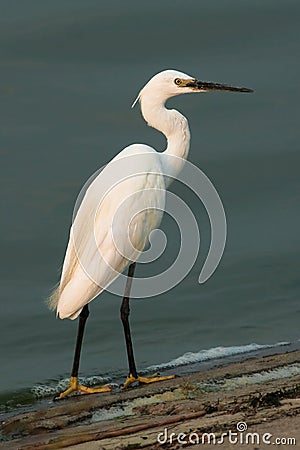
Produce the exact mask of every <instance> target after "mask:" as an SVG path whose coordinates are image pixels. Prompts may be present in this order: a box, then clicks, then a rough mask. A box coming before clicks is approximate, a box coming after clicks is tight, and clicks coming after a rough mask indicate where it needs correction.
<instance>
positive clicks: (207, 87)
mask: <svg viewBox="0 0 300 450" xmlns="http://www.w3.org/2000/svg"><path fill="white" fill-rule="evenodd" d="M186 86H187V87H191V88H194V89H195V91H230V92H254V91H253V89H248V88H244V87H235V86H228V84H220V83H213V82H211V81H197V80H195V81H192V82H190V83H187V84H186Z"/></svg>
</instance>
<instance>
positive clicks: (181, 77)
mask: <svg viewBox="0 0 300 450" xmlns="http://www.w3.org/2000/svg"><path fill="white" fill-rule="evenodd" d="M208 91H231V92H253V90H252V89H248V88H244V87H235V86H229V85H227V84H220V83H213V82H211V81H200V80H197V79H196V78H194V77H191V76H190V75H187V74H186V73H183V72H179V71H178V70H164V71H163V72H159V73H157V74H156V75H154V76H153V77H152V78H151V79H150V80H149V81H148V83H147V84H146V85H145V86H144V87H143V89H142V90H141V91H140V93H139V95H138V96H137V98H136V100H135V101H134V103H133V105H132V107H133V106H134V105H135V104H136V103H137V101H138V100H142V98H143V96H145V95H151V97H152V98H159V99H160V100H161V101H163V102H164V101H166V100H167V99H168V98H170V97H175V96H176V95H180V94H189V93H193V92H208Z"/></svg>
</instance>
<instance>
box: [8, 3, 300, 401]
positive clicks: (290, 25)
mask: <svg viewBox="0 0 300 450" xmlns="http://www.w3.org/2000/svg"><path fill="white" fill-rule="evenodd" d="M299 13H300V6H299V2H296V1H291V0H287V1H285V2H284V3H283V2H282V1H279V0H277V1H276V0H272V1H271V0H265V1H264V2H261V1H258V0H257V1H252V2H240V1H238V0H229V1H227V2H216V1H210V2H209V1H201V0H200V1H198V2H196V1H191V0H188V1H186V2H184V3H183V2H178V1H169V0H166V1H164V2H158V1H152V2H138V1H132V0H129V1H128V2H121V1H112V2H109V3H104V2H98V1H91V0H87V1H83V0H80V1H79V0H77V1H76V0H72V1H67V0H61V1H51V2H36V1H31V0H28V1H26V2H16V1H10V2H5V4H4V5H3V6H2V12H1V19H0V20H1V27H0V42H1V59H0V66H1V81H0V114H1V121H0V161H1V164H0V173H1V178H0V179H1V189H0V202H1V236H0V246H1V257H2V263H1V272H0V279H1V285H0V302H1V311H2V314H1V369H0V386H1V388H0V399H1V401H2V403H3V404H4V403H7V402H9V401H10V399H11V398H12V397H15V398H18V399H19V400H18V401H19V403H22V402H26V401H28V402H29V404H30V403H31V401H32V398H33V397H32V395H33V394H31V393H30V392H31V389H32V388H33V387H34V386H36V385H39V384H42V385H47V384H49V385H57V382H58V380H59V379H65V378H66V377H67V376H68V374H69V370H70V366H71V360H72V353H73V345H74V339H75V333H76V325H77V323H75V322H71V321H59V320H55V317H54V315H53V314H51V313H50V312H49V311H48V309H47V306H46V304H45V299H46V298H47V296H48V295H49V293H50V291H51V289H52V287H53V285H54V284H55V283H56V282H57V281H58V276H59V268H60V265H61V263H62V260H63V256H64V251H65V247H66V243H67V239H68V229H69V226H70V223H71V216H72V210H73V206H74V203H75V200H76V197H77V195H78V193H79V191H80V188H81V186H82V185H83V184H84V182H85V181H86V180H87V179H88V178H89V176H90V175H92V174H93V173H94V171H95V170H96V169H97V168H99V167H101V166H102V165H103V164H104V163H106V162H108V161H109V160H110V159H111V158H112V157H113V156H114V155H115V154H116V153H118V152H119V151H120V150H121V149H122V148H123V147H125V146H127V145H129V144H131V143H133V142H145V143H147V144H149V145H152V146H153V147H155V148H156V149H158V150H163V148H164V145H165V141H164V138H163V137H162V136H161V135H160V134H159V133H158V132H156V131H155V130H153V129H150V128H149V127H147V126H146V125H145V123H144V122H143V120H142V118H141V116H140V113H139V111H138V108H135V109H134V110H131V109H130V105H131V103H132V101H133V100H134V98H135V97H136V94H137V93H138V91H139V89H140V87H141V86H142V85H143V84H144V83H145V82H146V81H147V80H148V79H149V78H150V77H151V76H152V75H153V74H154V73H156V72H158V71H160V70H163V69H166V68H175V69H179V70H182V71H184V72H187V73H189V74H191V75H194V76H196V77H199V78H200V79H205V80H212V81H218V82H224V83H231V84H236V85H243V86H247V87H251V88H253V89H255V91H256V92H255V94H252V95H251V96H250V95H247V96H245V95H230V94H228V95H226V94H222V95H221V94H206V95H202V96H201V98H199V96H182V98H181V97H180V98H175V99H172V100H171V101H170V102H169V106H170V107H176V108H178V109H179V110H180V111H182V112H183V113H184V114H185V115H186V116H187V117H188V118H189V122H190V127H191V133H192V145H191V151H190V156H189V159H190V161H191V162H193V163H194V164H196V165H197V166H199V167H200V168H201V169H202V170H203V171H204V172H205V173H206V174H207V175H208V176H209V177H210V179H211V180H212V181H213V183H214V185H215V187H216V188H217V190H218V192H219V194H220V196H221V198H222V201H223V203H224V207H225V210H226V215H227V221H228V241H227V245H226V249H225V253H224V256H223V259H222V262H221V264H220V266H219V268H218V270H217V271H216V273H215V274H214V276H213V277H212V278H211V279H210V280H209V281H208V282H207V283H206V284H204V285H201V286H200V285H199V284H198V283H197V278H198V274H199V271H200V268H201V265H202V264H203V261H204V258H205V254H206V252H207V249H208V246H209V224H208V219H207V217H206V214H205V211H204V209H203V208H202V207H201V204H199V202H198V200H197V199H196V198H195V197H194V196H193V195H192V194H191V193H189V192H188V191H186V190H185V189H184V188H182V186H180V185H176V184H175V185H174V186H173V187H172V190H173V191H174V192H176V193H178V194H180V195H182V197H183V198H184V200H185V201H187V203H189V205H190V207H191V209H192V210H193V211H194V212H195V214H196V217H197V219H198V220H199V223H201V232H202V231H203V237H202V248H201V254H200V256H199V258H198V260H197V262H196V264H195V267H194V268H193V270H192V271H191V273H190V274H189V275H188V277H187V278H186V279H185V280H184V281H183V282H182V283H181V284H180V285H179V286H177V287H176V288H174V289H173V290H171V291H169V292H167V293H165V294H163V295H161V296H159V297H157V298H152V299H150V300H147V299H145V300H136V301H133V304H132V329H133V334H134V343H135V351H136V359H137V363H138V366H139V367H140V368H143V369H145V368H147V367H149V366H153V365H157V364H164V363H168V362H170V361H172V360H174V359H176V358H178V357H179V356H182V355H184V354H186V353H187V352H194V353H198V352H200V351H201V350H205V349H206V350H209V349H214V348H215V347H220V346H221V347H224V348H227V347H230V348H231V347H234V346H246V345H247V344H251V343H257V344H260V345H265V344H270V345H271V344H275V343H278V342H281V341H288V342H292V343H297V342H298V340H299V338H300V336H299V329H298V326H299V313H300V305H299V249H300V242H299V225H300V223H299V222H300V215H299V163H300V155H299V138H300V131H299V125H298V122H299V88H298V80H299V65H300V63H299V58H298V54H299V24H298V17H299ZM162 226H163V229H164V230H165V232H166V234H167V236H168V239H169V241H168V248H167V251H166V254H165V255H164V256H163V257H162V258H161V259H160V260H159V261H157V262H156V264H155V265H153V266H151V268H150V269H149V270H150V271H151V270H153V271H154V273H157V272H159V270H161V269H162V267H165V265H167V264H168V262H169V261H170V260H172V258H173V257H174V254H175V251H176V249H178V233H176V227H174V224H172V223H171V221H170V220H168V218H166V219H165V220H164V222H163V225H162ZM145 270H147V269H145V268H141V267H138V269H137V272H138V274H141V273H143V271H145ZM119 306H120V299H119V298H118V297H116V296H113V295H111V294H106V293H105V294H103V295H102V296H101V297H100V298H99V299H97V300H96V301H94V302H93V303H92V304H91V312H92V314H91V316H90V319H89V323H88V327H87V334H86V339H85V345H84V353H83V358H82V363H81V373H82V374H83V375H86V376H93V375H98V376H108V377H114V375H115V374H118V376H121V374H124V376H125V374H126V372H127V368H126V355H125V351H124V343H123V335H122V329H121V325H120V322H119ZM229 354H230V351H229V352H226V351H225V355H224V356H226V355H227V356H228V355H229ZM23 393H24V394H23ZM24 396H25V397H26V398H24ZM13 407H15V404H14V405H13Z"/></svg>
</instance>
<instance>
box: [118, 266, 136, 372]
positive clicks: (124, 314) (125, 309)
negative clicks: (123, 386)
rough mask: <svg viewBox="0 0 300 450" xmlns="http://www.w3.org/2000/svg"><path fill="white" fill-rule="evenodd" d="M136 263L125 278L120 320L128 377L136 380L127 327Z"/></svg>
mask: <svg viewBox="0 0 300 450" xmlns="http://www.w3.org/2000/svg"><path fill="white" fill-rule="evenodd" d="M135 266H136V263H135V262H134V263H132V264H130V266H129V269H128V276H127V282H126V287H125V292H124V297H123V301H122V305H121V310H120V313H121V320H122V323H123V328H124V334H125V342H126V350H127V357H128V365H129V376H130V375H131V376H133V377H134V378H137V376H138V375H137V370H136V365H135V361H134V353H133V346H132V340H131V332H130V325H129V313H130V308H129V296H130V289H131V284H132V278H133V274H134V269H135Z"/></svg>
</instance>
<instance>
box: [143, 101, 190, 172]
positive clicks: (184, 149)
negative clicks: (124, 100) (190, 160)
mask: <svg viewBox="0 0 300 450" xmlns="http://www.w3.org/2000/svg"><path fill="white" fill-rule="evenodd" d="M165 100H166V99H158V98H155V97H152V96H151V97H150V96H143V97H142V98H141V110H142V115H143V117H144V119H145V120H146V122H147V123H148V125H150V126H151V127H153V128H156V129H157V130H158V131H160V132H162V133H163V134H164V135H165V136H166V138H167V148H166V150H165V151H164V152H163V155H166V156H168V155H170V156H175V157H177V158H169V159H168V158H165V157H164V158H163V161H164V165H166V164H167V166H168V167H167V169H168V173H172V176H174V177H176V175H177V174H178V173H179V172H180V171H181V169H182V167H183V165H184V162H185V160H186V158H187V156H188V152H189V148H190V130H189V125H188V121H187V119H186V118H185V117H184V116H183V115H182V114H180V112H178V111H176V110H175V109H167V108H166V107H165Z"/></svg>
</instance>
